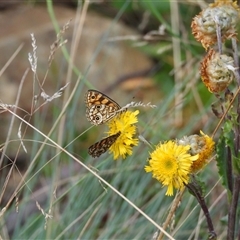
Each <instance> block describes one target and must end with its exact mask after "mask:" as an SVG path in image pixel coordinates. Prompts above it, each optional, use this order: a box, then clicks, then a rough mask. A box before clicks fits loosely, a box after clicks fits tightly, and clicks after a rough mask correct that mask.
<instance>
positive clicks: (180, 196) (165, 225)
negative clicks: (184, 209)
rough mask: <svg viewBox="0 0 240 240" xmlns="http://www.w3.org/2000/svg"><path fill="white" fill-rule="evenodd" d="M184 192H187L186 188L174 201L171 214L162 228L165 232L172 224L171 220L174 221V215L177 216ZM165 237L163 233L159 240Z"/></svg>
mask: <svg viewBox="0 0 240 240" xmlns="http://www.w3.org/2000/svg"><path fill="white" fill-rule="evenodd" d="M184 190H185V188H184V189H183V190H182V191H180V192H178V194H177V195H176V197H175V199H174V201H173V204H172V206H171V209H170V211H169V214H168V216H167V218H166V220H165V222H164V223H163V226H162V228H163V229H164V230H166V229H167V227H168V226H169V224H170V222H171V220H172V218H173V215H174V214H175V212H176V209H177V208H178V206H179V203H180V201H181V199H182V196H183V193H184ZM163 236H164V234H163V232H161V233H160V234H159V236H158V238H157V240H161V239H163Z"/></svg>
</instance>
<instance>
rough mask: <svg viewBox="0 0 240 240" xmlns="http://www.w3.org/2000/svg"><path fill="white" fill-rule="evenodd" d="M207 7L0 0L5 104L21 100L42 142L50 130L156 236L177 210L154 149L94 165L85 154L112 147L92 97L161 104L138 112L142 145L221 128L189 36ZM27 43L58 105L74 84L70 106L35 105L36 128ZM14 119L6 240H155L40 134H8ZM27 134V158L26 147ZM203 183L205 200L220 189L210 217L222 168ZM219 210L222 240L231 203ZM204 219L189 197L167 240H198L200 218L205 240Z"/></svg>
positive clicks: (6, 176) (4, 199)
mask: <svg viewBox="0 0 240 240" xmlns="http://www.w3.org/2000/svg"><path fill="white" fill-rule="evenodd" d="M207 4H208V3H207V1H197V2H195V1H154V0H149V1H141V0H139V1H127V0H126V1H104V0H103V1H90V2H88V3H86V2H85V3H84V1H83V2H82V1H79V2H77V1H74V0H71V1H70V0H69V1H67V0H66V1H57V0H56V1H47V2H45V1H0V19H1V21H0V52H1V55H0V56H1V57H0V66H1V74H0V99H1V102H2V103H4V104H9V105H15V104H16V99H17V95H18V94H20V100H19V103H18V104H17V106H18V107H19V108H18V110H17V114H18V115H19V116H21V117H22V118H24V119H27V121H29V122H30V123H31V124H32V125H34V126H35V127H36V128H37V129H39V130H40V131H41V132H43V133H45V134H46V135H47V134H49V132H50V131H51V134H50V137H51V138H52V139H53V140H54V141H57V142H58V143H59V144H60V145H61V146H66V145H68V144H69V143H71V144H70V145H69V146H68V147H67V150H68V151H69V152H70V153H72V154H74V156H76V157H78V158H79V159H80V160H81V161H83V162H84V163H85V164H86V165H88V166H91V167H92V168H93V169H95V171H96V172H98V174H99V175H100V176H102V177H103V178H104V179H106V180H107V181H108V182H109V183H111V185H112V186H114V187H115V188H117V189H118V190H119V191H120V192H122V193H123V194H124V195H125V196H126V197H127V198H129V199H130V200H131V201H133V202H134V203H135V204H136V205H137V206H138V207H140V208H141V209H142V210H143V211H145V212H146V213H147V214H148V215H149V216H150V217H151V218H152V219H154V221H156V222H157V223H158V224H160V225H161V224H162V223H163V221H164V219H165V217H166V215H167V212H168V209H169V206H170V204H171V202H172V200H173V199H172V198H171V197H166V196H165V195H164V194H165V189H162V188H161V185H160V184H159V183H157V182H156V181H155V180H153V179H152V178H151V176H150V174H146V173H145V171H144V166H145V164H146V162H147V159H148V152H149V151H150V149H149V147H148V146H146V145H145V144H144V143H141V142H140V144H139V146H138V147H135V148H134V150H133V155H131V156H129V157H127V159H125V160H120V161H113V159H112V156H111V155H109V154H108V153H106V154H104V155H103V156H101V157H100V158H99V159H92V158H91V157H89V156H88V154H87V149H88V147H89V146H90V145H91V144H93V143H94V142H97V141H99V140H100V139H101V138H103V137H104V136H105V131H106V128H105V126H104V125H102V126H97V127H92V128H90V129H89V127H90V125H91V124H90V123H89V122H88V121H87V119H86V117H85V103H84V98H85V93H86V91H87V89H97V90H99V91H101V92H103V93H105V94H107V95H108V96H110V97H111V98H113V99H114V100H115V101H116V102H118V103H119V104H120V105H121V106H124V105H126V104H127V103H130V102H132V101H135V102H139V101H142V102H144V103H148V102H151V103H152V104H155V105H157V108H156V109H151V108H141V109H139V110H140V115H139V124H138V134H140V135H142V136H144V137H145V138H146V139H147V140H148V141H149V142H151V143H152V144H154V145H155V144H157V143H158V142H159V141H164V140H169V139H175V138H178V137H182V136H184V135H191V134H195V133H196V134H199V131H200V130H202V131H203V132H204V133H206V134H208V135H211V132H213V130H214V128H215V127H216V124H217V122H218V120H217V119H216V117H215V116H214V115H213V113H212V112H211V107H210V106H211V104H212V103H213V102H214V101H215V99H214V96H213V95H211V94H210V93H209V92H208V91H207V89H206V88H205V86H204V85H203V84H202V83H201V80H200V77H199V63H200V61H201V59H202V58H203V56H204V55H205V50H204V49H203V48H202V47H201V45H200V44H198V43H197V42H196V41H195V40H194V38H193V36H192V34H191V28H190V26H191V21H192V18H193V17H194V16H195V15H196V14H199V12H200V11H201V9H202V8H204V7H206V6H207ZM68 22H69V28H68V29H67V30H66V31H64V33H63V34H62V40H67V42H66V43H65V44H64V45H63V47H62V48H58V49H57V51H56V52H55V53H54V59H53V61H52V63H51V65H50V66H49V62H48V58H49V55H50V51H51V50H50V46H52V44H53V43H54V42H55V41H56V35H57V33H58V32H59V29H61V28H62V27H63V26H64V25H65V24H67V23H68ZM79 26H80V27H79ZM31 33H33V34H34V36H35V39H36V45H37V49H36V53H37V78H38V79H39V81H40V82H42V81H43V79H45V78H46V80H45V83H44V85H43V89H44V90H45V92H46V93H47V94H48V95H50V96H52V95H53V94H54V93H55V92H57V91H58V90H59V89H60V88H61V87H63V86H64V85H65V84H66V83H69V85H68V88H67V90H66V91H68V95H64V94H65V92H64V94H63V96H62V97H61V98H57V99H55V100H53V101H52V102H50V103H47V104H46V105H43V106H42V105H41V104H42V103H43V100H42V99H40V98H39V100H38V105H37V106H40V107H39V109H38V111H36V112H35V113H34V114H33V115H32V116H31V117H29V114H28V113H30V112H31V110H32V104H33V100H34V96H35V95H36V94H37V93H39V88H38V87H36V88H34V81H33V79H34V77H33V72H32V71H31V70H30V71H29V72H28V73H27V74H26V77H24V78H23V76H24V74H25V73H26V70H27V69H28V68H30V67H31V66H30V64H29V60H28V58H29V55H28V54H29V53H32V52H33V47H32V38H31V35H30V34H31ZM78 36H80V37H78ZM22 79H23V81H22ZM78 79H80V83H78V82H77V81H78ZM21 81H22V87H20V86H21ZM37 85H38V84H36V86H37ZM74 87H76V89H75V90H74ZM72 91H75V92H74V96H73V98H72V99H70V102H69V103H68V106H67V108H66V111H65V112H64V118H65V120H64V122H62V123H63V124H60V123H58V122H57V119H58V117H59V116H61V114H60V113H61V111H62V109H63V108H64V104H65V103H66V100H67V99H68V97H70V94H71V92H72ZM66 96H67V97H66ZM11 119H12V115H11V114H10V113H8V112H2V113H1V115H0V121H1V124H0V132H1V134H0V140H1V144H2V146H4V143H5V141H6V138H7V136H8V134H10V142H9V144H8V145H7V149H6V152H5V153H4V156H3V162H2V165H1V177H0V178H1V189H2V194H1V205H0V206H1V208H4V207H6V212H5V213H4V214H3V215H2V218H1V232H2V233H1V237H2V239H20V238H21V239H27V238H28V239H77V238H78V239H133V238H134V239H151V238H152V236H153V234H154V232H155V231H156V228H155V227H154V226H153V225H152V224H151V223H150V222H148V220H146V219H145V218H144V217H143V216H141V215H140V214H139V213H138V212H137V211H136V210H134V209H133V208H132V207H131V206H130V205H129V204H128V203H126V202H125V201H124V200H122V199H121V198H120V197H119V196H118V195H116V194H115V193H114V192H112V191H111V190H106V189H105V187H104V186H103V185H102V184H101V182H99V181H98V179H97V178H96V177H94V176H93V175H91V174H90V173H89V172H88V171H86V170H85V169H84V168H83V167H82V166H80V165H79V164H78V163H77V162H75V161H74V160H72V159H71V158H69V157H68V156H67V155H66V154H63V153H61V154H60V155H56V154H57V152H58V151H57V149H56V148H55V147H53V146H52V145H44V147H43V148H42V142H43V141H44V138H43V137H42V136H41V135H40V134H38V133H37V132H36V131H34V130H32V129H31V128H29V127H26V125H25V124H23V125H21V124H20V123H21V121H20V120H18V119H16V120H15V121H14V124H13V126H12V127H11V132H10V133H9V128H10V124H11ZM61 119H62V116H61ZM54 124H56V127H55V128H54V129H53V126H54ZM20 127H21V131H22V135H23V142H24V145H25V148H26V149H27V152H26V151H24V148H23V147H21V144H20V141H19V137H18V133H19V129H20ZM60 136H61V137H60ZM75 138H76V139H75ZM73 140H74V142H72V141H73ZM41 148H42V149H41ZM39 149H41V151H39ZM13 166H14V167H13ZM214 172H216V174H215V173H214ZM209 173H210V174H209ZM201 174H203V176H204V179H205V181H206V185H207V186H208V188H209V189H207V191H208V192H209V191H210V189H212V188H213V187H214V189H213V190H212V192H211V195H210V196H209V197H208V198H207V201H208V203H209V206H212V204H213V203H215V202H214V201H215V200H216V199H217V197H218V196H219V195H221V194H222V192H223V189H222V187H221V184H220V183H219V182H218V181H219V179H218V178H217V170H216V166H215V164H214V163H211V164H210V165H209V166H208V168H207V169H205V170H204V173H201ZM23 180H24V181H23ZM21 181H23V182H22V184H21V186H19V182H21ZM13 196H14V197H13ZM36 202H38V203H39V204H40V206H41V209H43V210H44V211H45V212H48V211H49V209H51V215H52V216H53V218H52V219H48V221H47V222H46V221H45V220H46V218H45V217H46V216H44V215H43V214H42V212H41V211H40V210H39V208H38V207H37V205H36ZM217 204H218V208H217V209H215V208H214V207H213V209H212V214H213V221H214V219H215V220H216V228H217V229H218V230H220V229H221V233H223V236H224V229H225V228H224V226H225V225H224V224H225V223H224V221H222V222H220V221H219V219H220V218H222V217H224V216H225V214H226V213H225V212H224V208H223V206H225V204H226V199H224V198H221V199H219V201H218V202H217ZM16 206H17V207H16ZM17 208H18V212H17ZM219 209H221V210H220V211H219ZM200 212H201V211H200V208H199V207H198V204H197V202H196V201H195V200H194V198H192V197H191V195H190V194H188V193H187V192H186V193H185V195H184V199H183V202H182V204H181V206H179V209H178V212H177V215H176V216H175V219H174V221H173V226H171V229H168V231H169V232H172V233H174V237H175V238H176V239H187V237H189V236H191V234H192V236H194V234H195V230H196V224H197V223H196V219H199V220H198V224H200V225H198V226H201V227H200V230H199V231H198V234H199V235H198V237H199V238H198V239H201V238H202V237H206V236H207V231H206V225H205V224H204V223H203V225H201V224H202V222H201V221H200V220H201V218H202V216H201V213H200ZM184 216H185V217H184ZM186 216H187V218H186ZM183 219H184V221H183ZM193 219H194V221H193ZM45 228H46V229H45ZM189 239H193V238H189Z"/></svg>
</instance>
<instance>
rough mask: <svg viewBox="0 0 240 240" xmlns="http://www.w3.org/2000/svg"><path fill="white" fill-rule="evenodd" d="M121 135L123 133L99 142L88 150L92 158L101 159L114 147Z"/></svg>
mask: <svg viewBox="0 0 240 240" xmlns="http://www.w3.org/2000/svg"><path fill="white" fill-rule="evenodd" d="M120 135H121V132H118V133H116V134H114V135H111V136H109V137H106V138H104V139H102V140H101V141H99V142H96V143H94V144H93V145H92V146H90V147H89V148H88V153H89V155H91V156H92V157H94V158H95V157H99V156H100V155H102V154H103V153H105V152H106V151H107V150H108V149H109V148H110V147H111V146H112V145H113V143H115V142H116V140H117V139H118V137H119V136H120Z"/></svg>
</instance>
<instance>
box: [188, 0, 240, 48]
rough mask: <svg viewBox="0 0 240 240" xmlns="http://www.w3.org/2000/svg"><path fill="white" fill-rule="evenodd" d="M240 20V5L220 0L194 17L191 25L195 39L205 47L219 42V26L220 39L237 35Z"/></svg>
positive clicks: (227, 0)
mask: <svg viewBox="0 0 240 240" xmlns="http://www.w3.org/2000/svg"><path fill="white" fill-rule="evenodd" d="M238 21H239V7H238V5H237V2H232V1H231V0H218V1H216V2H215V3H213V4H210V5H209V7H208V8H207V9H205V10H203V11H202V12H201V13H200V14H199V15H197V16H195V17H194V18H193V21H192V24H191V27H192V33H193V35H194V37H195V39H196V40H197V41H199V42H201V43H202V45H203V47H204V48H205V49H207V48H209V47H210V46H212V45H214V44H215V43H216V42H217V34H216V33H217V27H219V28H220V31H221V39H220V41H222V42H224V41H225V40H226V39H229V38H233V37H235V36H236V35H237V33H236V29H235V28H236V24H237V22H238Z"/></svg>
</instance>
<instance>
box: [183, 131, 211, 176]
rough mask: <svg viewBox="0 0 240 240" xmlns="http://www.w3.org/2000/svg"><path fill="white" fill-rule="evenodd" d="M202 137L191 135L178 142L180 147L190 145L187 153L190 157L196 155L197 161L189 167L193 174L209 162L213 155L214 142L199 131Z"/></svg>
mask: <svg viewBox="0 0 240 240" xmlns="http://www.w3.org/2000/svg"><path fill="white" fill-rule="evenodd" d="M200 133H201V135H202V136H199V135H191V136H189V137H183V138H182V139H181V140H179V141H178V143H179V144H182V145H188V146H189V145H190V146H191V149H190V151H189V153H190V154H191V155H195V154H198V156H199V157H198V159H197V160H196V161H194V162H193V164H192V167H191V173H195V172H197V171H199V170H201V169H202V168H203V167H204V166H205V165H206V164H207V163H208V162H209V160H210V158H211V157H212V155H213V153H214V146H215V142H214V141H213V139H212V138H211V137H209V136H208V135H206V134H204V133H203V132H202V131H200Z"/></svg>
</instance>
